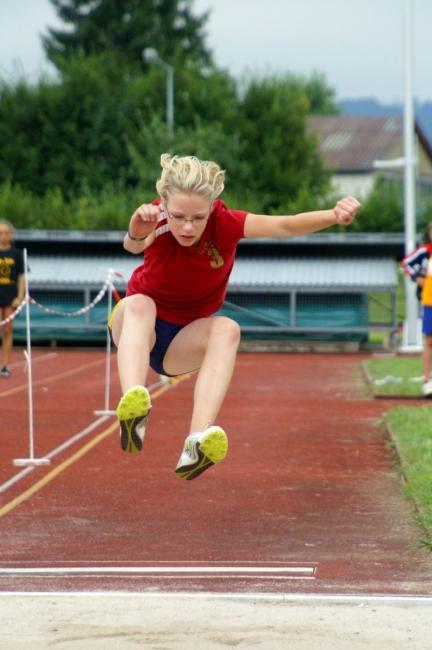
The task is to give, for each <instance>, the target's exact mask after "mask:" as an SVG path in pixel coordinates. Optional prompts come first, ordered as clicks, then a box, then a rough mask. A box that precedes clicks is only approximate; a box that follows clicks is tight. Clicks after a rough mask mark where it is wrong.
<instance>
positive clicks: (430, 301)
mask: <svg viewBox="0 0 432 650" xmlns="http://www.w3.org/2000/svg"><path fill="white" fill-rule="evenodd" d="M421 301H422V305H426V306H427V307H432V258H429V261H428V266H427V272H426V277H425V280H424V285H423V288H422V293H421Z"/></svg>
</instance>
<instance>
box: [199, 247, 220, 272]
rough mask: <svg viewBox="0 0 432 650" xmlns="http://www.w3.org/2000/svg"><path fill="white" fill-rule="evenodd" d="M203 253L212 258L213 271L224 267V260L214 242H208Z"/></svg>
mask: <svg viewBox="0 0 432 650" xmlns="http://www.w3.org/2000/svg"><path fill="white" fill-rule="evenodd" d="M202 253H207V255H209V256H210V266H211V267H212V269H219V268H220V267H221V266H223V265H224V258H223V257H222V255H221V253H220V252H219V250H218V249H217V248H216V245H215V243H214V242H211V241H210V242H206V243H205V244H204V246H203V249H202Z"/></svg>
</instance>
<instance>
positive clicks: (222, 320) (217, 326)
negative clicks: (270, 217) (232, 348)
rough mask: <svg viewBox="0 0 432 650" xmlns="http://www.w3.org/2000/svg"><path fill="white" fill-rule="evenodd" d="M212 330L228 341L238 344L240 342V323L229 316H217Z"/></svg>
mask: <svg viewBox="0 0 432 650" xmlns="http://www.w3.org/2000/svg"><path fill="white" fill-rule="evenodd" d="M212 331H213V332H215V333H216V334H218V335H220V336H223V337H224V339H225V341H226V342H227V343H231V344H235V345H238V344H239V342H240V325H239V324H238V323H237V322H236V321H235V320H232V318H228V317H227V316H216V318H215V319H214V321H213V323H212Z"/></svg>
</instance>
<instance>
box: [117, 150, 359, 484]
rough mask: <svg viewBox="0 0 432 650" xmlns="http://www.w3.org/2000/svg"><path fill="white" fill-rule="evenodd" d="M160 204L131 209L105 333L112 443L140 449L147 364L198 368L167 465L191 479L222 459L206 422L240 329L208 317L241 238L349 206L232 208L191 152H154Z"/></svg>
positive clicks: (349, 214)
mask: <svg viewBox="0 0 432 650" xmlns="http://www.w3.org/2000/svg"><path fill="white" fill-rule="evenodd" d="M161 166H162V174H161V177H160V179H159V180H158V181H157V183H156V190H157V193H158V195H159V198H158V199H156V200H155V201H154V202H153V203H151V204H143V205H141V206H139V208H138V209H137V210H136V211H135V212H134V213H133V215H132V217H131V219H130V222H129V228H128V232H127V234H126V235H125V237H124V247H125V249H126V250H127V251H129V252H131V253H134V254H138V253H144V263H143V264H142V265H141V266H139V267H138V268H137V269H136V270H135V271H134V272H133V274H132V276H131V278H130V280H129V283H128V289H127V294H126V297H125V298H124V299H123V300H121V301H120V302H119V303H118V304H117V305H116V307H115V309H114V311H113V314H112V315H111V318H110V323H109V327H110V330H111V334H112V337H113V341H114V343H115V345H116V346H117V361H118V369H119V376H120V383H121V386H122V391H123V392H124V394H123V397H122V398H121V399H120V402H119V404H118V406H117V416H118V419H119V421H120V431H121V446H122V448H123V449H124V450H125V451H129V452H136V451H139V450H141V448H142V441H143V437H144V432H145V425H146V421H147V417H148V414H149V412H150V408H151V401H150V395H149V393H148V390H147V389H146V388H145V382H146V377H147V372H148V368H149V365H150V366H151V367H152V368H153V369H154V370H155V371H156V372H158V373H160V374H163V375H167V376H176V375H181V374H184V373H187V372H190V371H194V370H198V374H197V378H196V382H195V388H194V401H193V410H192V417H191V423H190V433H189V435H188V436H187V437H186V440H185V444H184V447H183V451H182V453H181V455H180V459H179V461H178V464H177V467H176V470H175V471H176V473H177V475H178V476H179V477H180V478H183V479H186V480H191V479H194V478H196V477H197V476H199V475H200V474H201V473H202V472H203V471H205V470H207V469H208V468H209V467H211V466H212V465H214V464H215V463H218V462H220V461H221V460H223V458H224V457H225V456H226V453H227V449H228V440H227V436H226V433H225V432H224V431H223V429H222V428H221V427H220V426H218V425H217V424H216V423H215V421H216V418H217V415H218V413H219V410H220V408H221V406H222V403H223V400H224V397H225V394H226V392H227V390H228V387H229V383H230V380H231V377H232V374H233V370H234V364H235V359H236V354H237V348H238V345H239V341H240V328H239V325H238V324H237V323H236V322H235V321H234V320H232V319H230V318H227V317H225V316H220V315H215V314H216V312H217V311H218V310H219V309H220V308H221V307H222V305H223V301H224V297H225V293H226V290H227V285H228V280H229V276H230V273H231V271H232V268H233V264H234V258H235V253H236V247H237V244H238V242H239V241H240V240H241V239H242V238H254V237H294V236H296V235H304V234H306V233H310V232H314V231H317V230H321V229H323V228H328V227H330V226H333V225H335V224H342V225H348V224H350V223H351V222H352V221H353V219H354V217H355V215H356V212H357V210H358V208H359V205H360V204H359V203H358V201H357V200H356V199H355V198H353V197H346V198H344V199H341V200H340V201H338V202H337V203H336V205H335V207H334V208H333V209H331V210H317V211H314V212H307V213H302V214H297V215H293V216H268V215H260V214H252V213H250V212H247V211H245V210H231V209H229V208H228V207H227V206H226V205H225V203H224V202H223V201H221V200H220V199H218V197H219V196H220V194H221V193H222V191H223V189H224V178H225V172H224V171H223V170H222V169H221V168H220V167H219V165H217V164H216V163H215V162H212V161H202V160H199V159H198V158H195V157H193V156H184V157H178V156H171V155H169V154H163V155H162V156H161Z"/></svg>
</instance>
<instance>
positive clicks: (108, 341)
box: [93, 269, 118, 415]
mask: <svg viewBox="0 0 432 650" xmlns="http://www.w3.org/2000/svg"><path fill="white" fill-rule="evenodd" d="M114 273H116V272H115V271H114V269H109V277H110V278H111V276H112V275H113V274H114ZM117 273H118V272H117ZM113 288H114V287H113V285H112V283H110V285H109V289H108V302H107V305H108V306H107V323H108V320H109V317H110V315H111V312H112V294H113ZM110 387H111V336H110V332H109V330H108V327H107V335H106V361H105V395H104V408H103V409H102V410H100V411H93V413H94V414H95V415H114V414H115V411H112V410H110V406H109V403H110Z"/></svg>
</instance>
